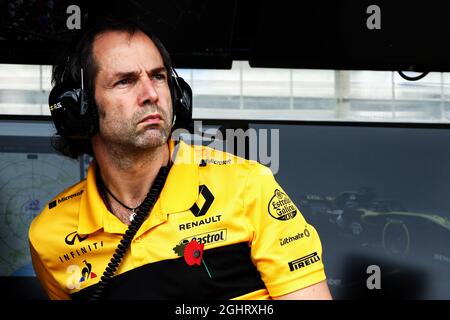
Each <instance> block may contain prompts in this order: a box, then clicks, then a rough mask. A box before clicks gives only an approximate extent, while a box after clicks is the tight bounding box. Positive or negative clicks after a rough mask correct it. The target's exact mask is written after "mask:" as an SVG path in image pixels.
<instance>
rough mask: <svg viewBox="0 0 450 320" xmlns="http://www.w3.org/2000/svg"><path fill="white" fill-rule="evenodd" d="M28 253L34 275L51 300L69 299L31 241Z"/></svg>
mask: <svg viewBox="0 0 450 320" xmlns="http://www.w3.org/2000/svg"><path fill="white" fill-rule="evenodd" d="M30 254H31V261H32V263H33V268H34V271H35V273H36V276H37V278H38V280H39V282H40V283H41V285H42V287H43V288H44V290H45V292H46V293H47V295H48V297H49V298H50V299H52V300H69V299H70V296H69V294H68V293H67V292H65V291H64V290H63V289H62V288H61V286H60V285H59V283H58V282H57V281H56V280H55V278H54V277H53V276H52V275H51V273H50V272H49V271H48V270H47V268H46V267H45V265H44V263H43V262H42V260H41V258H40V257H39V254H38V253H37V252H36V250H35V249H34V247H33V245H32V243H31V242H30Z"/></svg>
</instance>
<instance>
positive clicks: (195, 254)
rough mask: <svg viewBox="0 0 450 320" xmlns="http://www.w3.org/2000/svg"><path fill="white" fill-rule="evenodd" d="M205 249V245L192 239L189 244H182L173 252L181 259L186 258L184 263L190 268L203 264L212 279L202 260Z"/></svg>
mask: <svg viewBox="0 0 450 320" xmlns="http://www.w3.org/2000/svg"><path fill="white" fill-rule="evenodd" d="M204 247H205V245H204V244H203V243H198V242H197V240H195V239H192V240H191V242H189V243H180V244H178V245H176V246H175V248H173V251H174V252H175V253H176V254H178V255H179V256H180V257H184V261H186V263H187V264H188V265H189V266H193V265H194V264H196V265H200V264H201V263H203V265H204V266H205V269H206V272H208V276H209V277H210V278H212V276H211V273H210V272H209V269H208V267H207V266H206V263H205V260H203V258H202V257H203V248H204Z"/></svg>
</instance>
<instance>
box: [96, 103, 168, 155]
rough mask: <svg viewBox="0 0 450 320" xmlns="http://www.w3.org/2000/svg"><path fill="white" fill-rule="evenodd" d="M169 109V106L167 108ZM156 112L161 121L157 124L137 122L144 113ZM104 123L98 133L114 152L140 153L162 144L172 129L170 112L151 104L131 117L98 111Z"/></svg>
mask: <svg viewBox="0 0 450 320" xmlns="http://www.w3.org/2000/svg"><path fill="white" fill-rule="evenodd" d="M169 110H171V108H169ZM155 112H158V113H159V114H160V115H161V116H162V122H160V123H158V124H145V123H139V122H140V121H141V120H142V119H143V118H144V117H145V116H146V115H148V114H151V113H155ZM100 118H102V119H103V121H104V123H103V126H101V127H102V128H101V130H100V134H101V136H102V138H103V140H104V141H105V143H106V145H107V148H108V149H110V151H115V152H114V153H124V152H127V153H130V152H131V153H140V152H145V151H148V150H152V149H155V148H158V147H160V146H162V145H164V144H165V143H166V142H167V139H168V138H169V136H170V131H171V129H172V112H170V111H165V110H164V109H163V108H161V107H158V106H155V105H151V106H148V107H144V108H142V109H140V110H139V111H138V112H136V113H135V114H134V115H133V116H132V117H131V119H123V118H120V116H112V117H111V116H110V115H108V119H106V118H107V115H106V114H105V113H104V112H101V113H100Z"/></svg>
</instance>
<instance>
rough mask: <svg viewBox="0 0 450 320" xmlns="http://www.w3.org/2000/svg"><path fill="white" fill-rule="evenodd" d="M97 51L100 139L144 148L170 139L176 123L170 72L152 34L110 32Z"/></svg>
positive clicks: (102, 36)
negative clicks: (173, 125)
mask: <svg viewBox="0 0 450 320" xmlns="http://www.w3.org/2000/svg"><path fill="white" fill-rule="evenodd" d="M93 53H94V58H95V61H96V63H97V65H98V67H99V69H98V73H97V76H96V78H95V101H96V103H97V106H98V109H99V122H100V130H99V136H100V138H101V139H102V140H103V141H104V142H105V144H116V145H121V146H123V147H127V148H129V147H131V148H139V149H146V148H154V147H157V146H161V145H163V144H164V143H166V141H167V138H168V136H169V134H170V130H171V126H172V101H171V98H170V90H169V86H168V81H167V78H168V74H167V72H168V71H167V70H166V69H165V67H164V63H163V60H162V57H161V55H160V53H159V51H158V49H157V48H156V46H155V45H154V43H153V42H152V41H151V40H150V38H148V37H147V36H146V35H145V34H144V33H142V32H138V33H135V34H134V35H130V34H128V33H126V32H119V31H109V32H105V33H103V34H100V35H99V36H97V37H96V39H95V41H94V45H93Z"/></svg>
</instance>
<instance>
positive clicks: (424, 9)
mask: <svg viewBox="0 0 450 320" xmlns="http://www.w3.org/2000/svg"><path fill="white" fill-rule="evenodd" d="M73 4H75V5H78V6H79V7H80V9H81V15H82V23H81V28H82V29H83V28H87V27H88V26H89V25H90V24H91V23H92V22H95V21H96V20H97V19H98V18H99V17H101V16H104V15H115V16H125V17H137V16H140V17H141V19H142V20H143V21H144V22H145V23H146V24H147V25H148V26H149V27H151V28H152V30H153V31H154V32H155V34H157V35H158V36H159V38H161V39H162V40H163V43H165V44H166V46H167V48H168V49H169V51H170V53H171V54H172V56H173V60H174V62H175V66H176V67H178V68H222V69H229V68H231V63H232V61H233V60H248V61H249V62H250V65H251V66H252V67H274V68H319V69H360V70H410V71H450V59H449V57H448V52H449V49H450V42H449V41H448V39H449V38H450V28H449V27H450V20H449V19H448V12H450V10H449V9H450V3H449V2H448V1H438V0H428V1H426V2H414V1H407V0H396V1H392V0H373V1H368V0H328V1H327V0H314V1H289V0H278V1H275V2H274V1H269V0H165V1H147V0H113V1H101V0H97V1H86V0H71V1H69V0H36V1H21V0H1V1H0V63H33V64H52V62H53V61H54V59H55V57H56V56H57V54H58V53H60V51H61V49H62V48H63V47H64V43H65V42H67V41H68V40H69V39H70V37H72V36H74V35H76V34H77V33H78V30H69V29H68V28H67V27H66V20H67V19H68V18H69V16H70V15H69V14H68V13H66V8H67V7H68V6H69V5H73ZM370 5H377V6H378V7H379V8H380V12H381V29H379V30H377V29H375V30H369V29H368V28H367V26H366V21H367V19H368V18H369V17H370V15H371V14H368V13H367V12H366V11H367V8H368V7H369V6H370Z"/></svg>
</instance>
